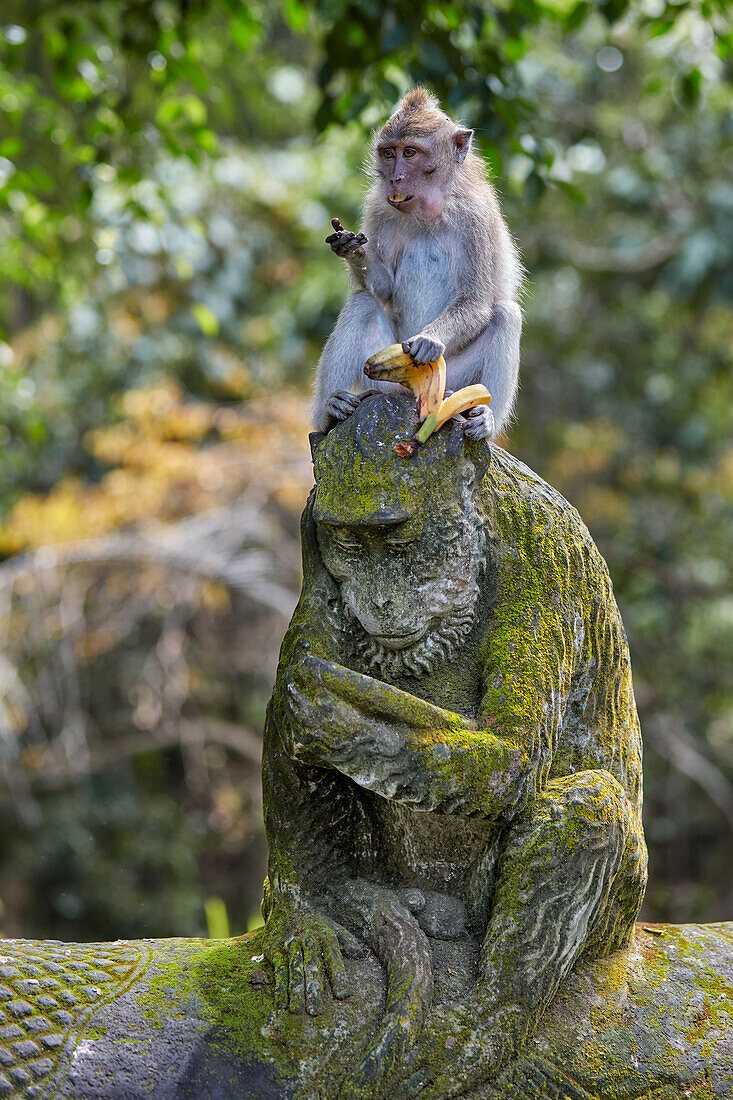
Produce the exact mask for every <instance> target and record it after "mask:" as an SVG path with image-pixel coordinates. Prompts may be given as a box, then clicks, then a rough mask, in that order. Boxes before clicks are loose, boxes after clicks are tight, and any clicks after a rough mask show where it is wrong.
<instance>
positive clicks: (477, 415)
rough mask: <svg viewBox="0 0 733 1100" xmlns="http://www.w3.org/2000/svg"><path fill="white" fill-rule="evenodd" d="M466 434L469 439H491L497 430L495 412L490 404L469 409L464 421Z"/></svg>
mask: <svg viewBox="0 0 733 1100" xmlns="http://www.w3.org/2000/svg"><path fill="white" fill-rule="evenodd" d="M463 431H464V434H465V435H467V436H468V438H469V439H491V438H492V437H493V435H494V432H495V424H494V414H493V413H492V411H491V409H490V408H489V406H488V405H476V406H475V407H474V408H473V409H469V410H468V412H467V413H466V416H465V419H464V421H463Z"/></svg>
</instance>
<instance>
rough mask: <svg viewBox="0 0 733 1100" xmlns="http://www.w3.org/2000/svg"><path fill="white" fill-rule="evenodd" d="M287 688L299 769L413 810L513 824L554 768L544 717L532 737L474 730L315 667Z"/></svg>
mask: <svg viewBox="0 0 733 1100" xmlns="http://www.w3.org/2000/svg"><path fill="white" fill-rule="evenodd" d="M285 686H286V690H287V693H288V708H289V711H290V723H289V725H290V735H289V742H288V744H289V752H290V753H291V754H292V755H293V756H294V757H295V758H296V759H301V760H303V761H304V762H306V761H307V762H308V763H310V764H314V765H316V766H321V767H330V768H335V769H337V770H338V771H340V772H342V773H343V774H344V775H346V776H348V777H349V778H350V779H352V780H353V781H354V782H355V783H357V784H358V785H359V786H361V787H365V788H367V789H368V790H372V791H374V792H376V793H377V794H380V795H382V796H383V797H385V798H391V799H394V800H396V801H399V802H404V803H406V804H408V805H410V806H412V807H414V808H415V809H420V810H431V811H436V812H438V813H455V814H460V815H462V816H471V815H475V816H479V817H484V818H487V819H509V818H511V817H512V816H514V815H515V814H516V813H517V812H518V811H519V810H521V809H522V808H523V807H524V805H525V804H526V802H527V801H528V799H529V798H531V797H533V796H534V795H535V793H536V788H537V784H538V782H539V781H540V777H541V775H542V773H543V771H546V768H547V767H549V759H548V757H549V751H550V746H549V745H542V744H541V738H538V737H537V733H538V732H539V731H540V730H541V728H542V717H541V714H540V713H538V714H537V716H536V724H535V729H534V731H533V733H532V735H531V736H529V737H527V736H526V734H527V731H526V730H525V729H523V728H521V727H518V728H516V729H502V730H501V732H500V733H497V732H493V731H492V730H490V729H489V728H483V729H476V726H475V724H474V723H473V722H471V721H470V720H469V719H466V718H464V717H462V716H461V715H460V714H456V713H453V712H451V711H447V710H443V709H442V708H440V707H436V706H434V705H433V704H431V703H427V702H425V701H424V700H423V699H419V698H417V697H416V696H413V695H410V694H408V693H407V692H405V691H401V690H400V689H399V688H396V687H393V686H392V685H391V684H386V683H383V682H382V681H380V680H375V679H374V678H373V677H371V676H365V675H362V674H361V673H358V672H354V671H352V670H351V669H348V668H345V667H344V666H342V665H338V664H334V663H333V662H330V661H326V660H323V659H321V658H317V657H308V658H306V659H305V660H304V661H302V662H299V663H297V664H295V665H292V666H291V667H290V669H289V670H288V673H287V678H286V682H285ZM527 690H531V688H530V687H529V686H528V687H527ZM539 709H540V708H539V706H538V711H539ZM543 749H544V751H542V750H543ZM543 765H545V767H544V768H543Z"/></svg>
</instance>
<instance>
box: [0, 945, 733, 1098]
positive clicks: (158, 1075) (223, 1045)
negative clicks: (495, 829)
mask: <svg viewBox="0 0 733 1100" xmlns="http://www.w3.org/2000/svg"><path fill="white" fill-rule="evenodd" d="M646 927H651V929H652V930H651V931H645V930H644V928H645V926H643V925H637V928H636V933H635V937H634V942H633V944H632V946H631V947H630V948H628V949H626V950H623V951H619V952H616V953H615V954H613V955H611V956H608V957H607V958H604V959H598V960H596V961H594V962H592V963H587V964H584V965H580V966H578V967H577V968H576V969H575V970H574V971H573V972H572V973H571V974H570V976H569V977H568V978H567V980H566V981H565V983H564V984H563V986H562V988H561V990H560V992H559V994H558V995H557V996H556V998H555V1000H554V1001H553V1003H552V1005H551V1006H550V1008H549V1009H548V1011H547V1012H546V1014H545V1016H544V1019H543V1020H542V1022H541V1023H540V1024H539V1026H538V1029H537V1032H536V1034H535V1036H534V1038H533V1039H532V1040H531V1041H530V1043H529V1044H528V1045H527V1047H526V1048H525V1050H524V1052H523V1053H522V1055H521V1056H520V1057H519V1058H518V1059H517V1060H515V1061H514V1062H513V1063H512V1064H510V1065H509V1066H508V1067H507V1068H505V1069H504V1070H503V1071H502V1072H501V1074H500V1075H499V1076H498V1077H496V1078H494V1079H493V1080H491V1081H489V1082H485V1083H482V1084H479V1085H476V1086H474V1087H472V1088H471V1089H469V1090H468V1091H465V1092H462V1093H457V1094H456V1095H461V1096H465V1097H475V1098H476V1100H478V1098H486V1100H517V1098H526V1100H544V1098H550V1097H559V1098H566V1100H642V1098H644V1100H683V1098H685V1100H687V1098H692V1100H727V1098H729V1097H730V1096H731V1095H733V923H731V924H718V925H677V926H674V925H655V926H646ZM261 939H262V933H261V931H257V932H254V933H250V934H249V935H248V936H246V937H243V938H241V939H238V940H228V941H206V940H147V941H137V942H129V943H115V944H59V943H47V942H32V941H24V940H7V941H3V942H2V945H1V948H0V958H2V961H3V962H12V964H13V967H14V969H15V970H16V971H17V973H18V977H17V978H11V979H10V980H9V981H8V980H6V981H5V983H4V984H6V985H10V986H11V987H17V984H18V983H19V982H20V981H22V980H23V979H24V978H26V977H29V978H30V977H32V978H33V979H34V980H36V981H37V982H38V986H37V987H36V988H37V990H38V992H37V993H35V994H31V995H30V997H29V1000H30V1003H31V1004H32V1006H33V1008H34V1015H31V1016H25V1017H23V1019H22V1021H21V1024H20V1027H21V1028H23V1029H26V1026H27V1021H29V1020H32V1019H33V1018H35V1016H37V1015H44V1016H45V1017H46V1018H47V1019H48V1020H49V1027H48V1030H44V1031H43V1032H41V1031H38V1032H32V1031H28V1030H24V1031H23V1034H24V1036H25V1037H26V1041H28V1040H31V1039H32V1040H33V1041H35V1042H39V1043H41V1044H43V1040H44V1038H54V1039H55V1038H59V1039H60V1044H59V1045H57V1046H55V1047H54V1048H53V1049H52V1050H50V1051H47V1052H46V1054H45V1055H41V1056H39V1055H38V1054H37V1053H31V1054H30V1055H28V1056H24V1055H23V1053H22V1052H20V1053H18V1052H16V1050H15V1049H14V1048H15V1046H16V1042H17V1040H12V1041H8V1040H3V1039H0V1086H1V1088H0V1096H2V1097H3V1098H5V1097H13V1100H16V1098H17V1100H26V1098H27V1100H52V1098H53V1100H203V1098H207V1100H233V1098H234V1097H237V1098H241V1100H270V1098H275V1097H283V1098H285V1097H294V1098H295V1097H297V1098H302V1100H306V1098H314V1097H319V1098H320V1100H331V1098H335V1097H337V1096H338V1095H339V1090H340V1088H341V1085H342V1083H343V1080H344V1078H345V1077H346V1075H347V1073H348V1071H349V1069H350V1066H351V1065H352V1064H353V1062H354V1060H355V1058H357V1057H358V1054H359V1051H360V1049H361V1048H362V1047H363V1046H364V1045H366V1043H367V1041H368V1037H369V1035H370V1032H371V1029H373V1028H374V1027H375V1026H376V1025H377V1023H378V1019H379V1017H380V1015H381V1011H382V1007H383V997H384V979H383V974H382V968H381V966H380V965H379V963H378V961H377V959H376V958H375V957H374V955H372V954H371V953H368V954H367V955H366V956H365V957H364V958H363V959H360V960H347V962H346V966H347V969H348V971H349V976H350V978H351V981H352V987H353V995H352V997H351V998H349V999H348V1000H344V1001H340V1002H339V1001H333V1002H331V1003H330V1004H329V1006H328V1008H327V1010H326V1012H325V1013H324V1014H323V1015H322V1016H318V1017H310V1016H301V1017H293V1016H292V1015H291V1014H290V1013H287V1012H285V1013H283V1012H280V1013H278V1012H276V1011H275V1009H274V1002H273V989H272V985H271V984H270V985H264V986H263V985H253V984H252V983H251V981H250V979H251V977H252V975H253V974H254V973H255V972H256V971H257V970H259V969H261V967H262V962H261V961H258V956H259V954H260V950H259V949H260V947H261ZM431 950H432V952H433V964H434V968H435V974H436V983H435V999H436V1002H437V1003H439V1004H443V1005H450V1003H451V1000H452V999H456V998H459V999H460V998H461V997H463V996H464V995H465V992H466V979H465V974H466V973H470V970H471V966H472V958H471V956H472V949H471V947H470V945H467V944H463V943H455V942H454V943H451V942H448V941H445V940H435V941H431ZM72 964H77V965H78V966H80V967H89V968H91V967H94V968H95V969H100V970H102V971H103V972H104V973H105V974H106V976H107V980H106V981H104V982H101V981H100V983H99V985H100V988H101V989H102V993H101V994H100V996H99V997H96V998H92V999H90V998H88V997H85V996H82V997H77V996H76V992H77V990H78V989H79V987H80V984H81V982H80V981H79V980H78V979H79V977H80V975H83V969H82V970H80V969H75V968H74V966H73V965H72ZM59 967H61V969H59ZM82 981H83V977H82ZM61 991H66V992H68V993H71V994H72V995H73V996H74V1006H73V1007H72V1008H70V1009H69V1010H68V1012H67V1011H64V1013H63V1015H62V1017H61V1019H60V1020H59V1019H58V1018H57V1017H55V1016H54V1013H53V1009H49V1008H48V1007H47V1006H46V1005H45V1004H44V1005H43V1006H42V1007H43V1012H42V1013H41V1012H38V1011H37V1010H38V1008H39V1007H41V999H42V998H45V999H46V1001H47V1000H48V998H49V997H56V999H58V997H57V994H58V993H59V992H61ZM387 1095H389V1094H387ZM392 1095H394V1094H392Z"/></svg>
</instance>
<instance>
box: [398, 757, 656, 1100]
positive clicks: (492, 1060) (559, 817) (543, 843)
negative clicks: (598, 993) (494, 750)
mask: <svg viewBox="0 0 733 1100" xmlns="http://www.w3.org/2000/svg"><path fill="white" fill-rule="evenodd" d="M645 883H646V860H645V851H644V841H643V836H642V833H641V825H640V822H639V820H638V818H637V817H636V816H635V814H634V811H633V809H632V807H631V805H630V803H629V801H628V799H627V797H626V794H625V792H624V790H623V788H622V787H621V785H620V783H618V781H617V780H616V779H614V778H613V776H612V775H610V774H609V773H608V772H604V771H586V772H576V773H575V774H574V775H570V776H565V777H563V778H560V779H553V780H551V781H550V782H549V783H548V784H547V787H546V788H545V791H544V792H543V794H542V796H541V797H540V798H538V799H536V800H535V801H534V802H532V803H530V804H529V805H528V806H527V808H526V809H525V810H524V811H523V813H522V814H520V815H519V817H517V818H516V819H515V820H514V821H513V822H512V824H511V826H510V827H509V831H508V835H507V841H506V845H505V847H504V849H503V851H502V854H501V858H500V862H499V867H498V871H497V877H496V886H495V889H494V896H493V899H492V902H491V916H490V918H489V923H488V927H487V930H486V935H485V937H484V943H483V946H482V949H481V958H480V962H479V976H478V979H477V983H476V987H475V989H474V990H473V992H472V994H471V996H470V997H469V999H468V1001H467V1003H466V1004H465V1005H463V1006H460V1007H458V1008H456V1007H451V1008H448V1007H447V1006H446V1007H444V1009H440V1008H438V1009H437V1010H435V1011H436V1012H437V1013H438V1015H437V1016H436V1020H435V1022H434V1023H433V1024H432V1025H431V1022H430V1020H428V1021H427V1023H426V1026H425V1029H424V1032H423V1039H421V1041H420V1048H421V1049H419V1051H416V1056H415V1057H414V1058H413V1059H410V1058H409V1057H408V1065H409V1063H410V1062H411V1061H412V1062H413V1063H414V1065H413V1066H412V1067H411V1072H410V1070H408V1071H407V1073H406V1076H405V1079H404V1081H403V1083H402V1085H401V1086H400V1087H399V1088H397V1089H396V1090H395V1094H396V1096H397V1097H399V1098H400V1100H402V1098H403V1097H409V1098H412V1097H414V1096H420V1097H422V1098H425V1100H427V1098H430V1100H437V1098H438V1097H439V1098H440V1100H446V1098H447V1097H451V1096H454V1095H465V1094H467V1093H468V1091H469V1086H471V1087H477V1086H478V1085H480V1084H481V1083H483V1082H484V1081H486V1080H487V1079H488V1078H489V1077H491V1076H492V1075H493V1074H494V1073H495V1072H496V1071H497V1070H498V1069H500V1068H501V1066H503V1065H504V1064H505V1063H506V1062H507V1061H508V1060H509V1059H510V1058H511V1057H513V1056H514V1055H515V1054H516V1053H517V1051H518V1049H519V1048H520V1046H521V1045H522V1043H523V1042H524V1041H525V1039H526V1038H527V1037H528V1036H529V1035H530V1034H531V1031H532V1030H533V1028H534V1026H535V1024H536V1022H537V1020H538V1019H539V1017H540V1015H541V1014H542V1012H543V1011H544V1010H545V1008H546V1007H547V1005H548V1004H549V1002H550V1000H551V999H552V997H553V996H554V994H555V993H556V992H557V989H558V987H559V985H560V982H561V981H562V979H563V978H564V977H565V975H566V974H567V973H568V971H569V970H570V968H571V967H572V965H573V963H574V962H576V960H577V959H578V958H579V956H580V955H581V954H582V953H584V952H586V953H590V948H591V947H592V949H593V951H594V952H595V953H596V954H603V953H608V952H609V951H613V950H616V949H617V948H619V947H623V946H625V945H626V944H628V943H629V941H630V939H631V935H632V933H633V927H634V920H635V918H636V916H637V914H638V911H639V908H640V907H641V901H642V898H643V895H644V886H645ZM488 889H489V890H490V889H491V885H490V883H489V884H488ZM599 934H600V936H604V935H606V934H607V935H608V939H607V940H606V941H605V942H599ZM441 1013H442V1015H441ZM441 1033H442V1035H443V1038H442V1039H441V1040H439V1041H438V1042H437V1043H435V1041H433V1044H432V1046H431V1045H430V1044H429V1037H430V1036H432V1035H438V1034H441ZM446 1035H447V1036H449V1039H448V1041H447V1042H446V1039H445V1036H446ZM441 1044H442V1046H441ZM448 1045H450V1049H448ZM456 1081H460V1086H458V1085H456V1084H455V1082H456ZM461 1090H463V1091H461Z"/></svg>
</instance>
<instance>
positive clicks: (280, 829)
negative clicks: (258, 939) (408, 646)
mask: <svg viewBox="0 0 733 1100" xmlns="http://www.w3.org/2000/svg"><path fill="white" fill-rule="evenodd" d="M302 545H303V591H302V594H301V598H300V602H299V604H298V607H297V608H296V610H295V613H294V615H293V618H292V621H291V624H290V627H289V628H288V631H287V634H286V635H285V639H284V641H283V646H282V650H281V654H280V662H279V666H278V674H277V679H276V683H275V690H274V692H273V696H272V699H271V701H270V705H269V707H268V711H267V718H266V722H265V735H264V746H263V756H262V791H263V809H264V819H265V832H266V834H267V843H268V849H269V858H268V867H267V879H266V880H265V891H264V898H263V903H262V913H263V916H264V918H265V928H264V930H263V933H262V950H263V953H264V955H265V957H266V958H267V960H268V962H269V963H270V964H271V965H272V967H273V971H274V978H275V990H274V992H275V1002H276V1005H277V1006H278V1007H279V1008H285V1007H289V1008H290V1010H291V1011H293V1012H302V1011H303V1010H304V1009H305V1010H306V1011H307V1012H309V1013H314V1014H315V1013H318V1012H320V1011H321V1010H322V1008H323V1002H324V994H325V991H326V989H327V985H328V984H330V986H331V989H332V991H333V993H334V994H335V996H336V997H344V996H347V995H348V982H347V980H346V972H345V970H344V964H343V960H342V956H341V952H342V950H344V951H345V952H346V953H347V954H350V955H356V954H360V953H361V951H362V948H361V947H360V945H359V944H358V943H357V941H356V940H355V939H354V937H353V936H352V935H351V934H350V933H349V932H348V931H347V930H346V929H345V928H342V927H341V926H340V925H338V924H337V923H336V922H335V921H334V920H332V919H330V918H329V917H327V916H326V914H325V913H324V912H323V911H322V906H321V902H322V899H323V896H324V894H327V893H328V891H329V889H331V888H333V887H334V885H335V884H336V883H337V882H338V880H339V876H340V875H341V874H342V872H343V870H344V868H343V867H342V864H343V863H344V862H345V858H346V855H347V853H348V849H349V847H350V845H351V843H352V837H351V834H350V832H349V827H348V825H349V823H350V822H353V821H354V820H355V814H354V812H353V810H354V808H353V805H352V802H353V789H352V791H351V792H350V791H349V785H348V784H347V783H345V782H344V780H343V779H342V778H341V777H340V776H339V775H338V774H337V773H336V772H333V771H325V770H324V769H323V768H314V767H311V766H309V765H308V764H307V763H304V762H302V761H299V760H295V759H294V758H293V757H292V755H291V754H290V753H289V752H288V746H287V736H286V735H285V733H284V731H285V730H286V729H287V727H288V715H287V706H286V705H285V700H286V682H287V670H288V669H289V668H290V667H291V666H292V665H293V664H298V663H300V662H302V661H304V660H309V659H313V658H314V655H315V654H318V655H320V657H319V659H326V656H329V657H334V656H335V655H336V652H337V650H338V642H337V637H336V635H337V633H338V632H337V631H334V628H333V622H332V616H331V614H330V608H329V602H330V601H331V600H332V599H333V598H334V588H333V582H332V581H331V580H330V578H329V577H328V574H327V573H326V572H325V570H324V569H323V567H322V565H321V564H320V559H319V555H318V551H317V547H316V545H315V540H314V536H313V530H312V523H311V522H310V504H309V505H308V508H307V509H306V512H305V514H304V520H303V525H302Z"/></svg>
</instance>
